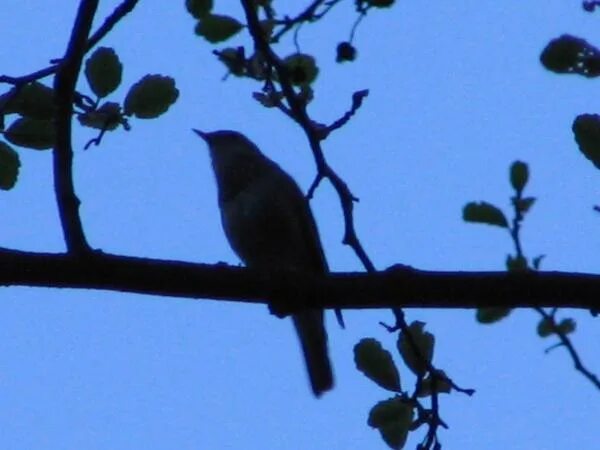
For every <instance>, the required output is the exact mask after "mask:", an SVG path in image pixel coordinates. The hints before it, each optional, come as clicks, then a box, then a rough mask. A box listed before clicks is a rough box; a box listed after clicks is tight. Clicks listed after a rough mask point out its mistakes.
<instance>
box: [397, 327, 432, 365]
mask: <svg viewBox="0 0 600 450" xmlns="http://www.w3.org/2000/svg"><path fill="white" fill-rule="evenodd" d="M424 327H425V323H424V322H420V321H418V320H415V321H414V322H413V323H411V324H410V325H409V327H408V330H409V333H410V336H407V335H406V334H405V333H404V332H402V333H400V335H399V336H398V342H397V344H396V345H397V347H398V351H399V352H400V355H401V356H402V359H403V360H404V363H405V364H406V365H407V367H408V368H409V369H410V370H411V371H412V372H413V373H414V374H415V375H417V376H423V375H425V373H426V372H427V369H428V366H429V364H431V360H432V359H433V348H434V344H435V337H434V336H433V334H431V333H429V332H427V331H424ZM411 338H412V343H413V344H414V345H415V346H416V347H417V352H415V348H414V346H413V345H412V344H411ZM428 363H429V364H428Z"/></svg>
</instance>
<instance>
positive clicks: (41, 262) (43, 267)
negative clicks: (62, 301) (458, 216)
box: [0, 249, 600, 309]
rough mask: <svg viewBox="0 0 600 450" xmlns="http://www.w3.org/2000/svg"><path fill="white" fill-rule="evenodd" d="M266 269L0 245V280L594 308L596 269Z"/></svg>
mask: <svg viewBox="0 0 600 450" xmlns="http://www.w3.org/2000/svg"><path fill="white" fill-rule="evenodd" d="M280 275H281V273H276V274H273V273H265V272H260V271H253V270H250V269H246V268H243V267H233V266H228V265H225V264H215V265H208V264H194V263H188V262H182V261H167V260H158V259H149V258H136V257H130V256H120V255H114V254H106V253H102V252H90V253H87V254H85V255H84V256H83V257H79V256H77V255H72V254H50V253H32V252H22V251H17V250H8V249H0V285H3V286H36V287H53V288H76V289H101V290H108V291H118V292H134V293H139V294H148V295H164V296H171V297H186V298H211V299H217V300H230V301H236V302H240V303H257V304H258V303H260V304H270V303H271V301H272V300H273V299H274V298H279V297H287V298H296V297H298V290H299V287H300V288H301V289H303V292H304V293H306V292H310V293H312V295H311V296H310V297H306V299H311V302H310V303H307V304H306V305H305V306H307V307H322V308H327V309H333V308H344V309H378V308H392V307H407V308H446V309H462V308H482V307H492V306H497V307H507V308H517V307H550V306H552V307H565V308H578V309H594V308H595V309H600V275H592V274H578V273H568V272H531V273H507V272H434V271H425V270H417V269H413V268H406V267H405V266H402V267H401V268H391V269H388V270H386V271H383V272H375V273H370V274H367V273H363V272H356V273H355V272H339V273H333V274H329V275H327V276H325V277H323V278H315V277H314V276H313V275H304V274H301V273H285V276H280Z"/></svg>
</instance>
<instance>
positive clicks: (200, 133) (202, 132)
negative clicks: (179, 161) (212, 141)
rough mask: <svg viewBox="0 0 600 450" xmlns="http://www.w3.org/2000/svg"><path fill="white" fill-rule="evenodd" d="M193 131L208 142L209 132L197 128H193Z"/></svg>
mask: <svg viewBox="0 0 600 450" xmlns="http://www.w3.org/2000/svg"><path fill="white" fill-rule="evenodd" d="M192 131H193V132H194V133H196V134H197V135H198V136H200V137H201V138H202V139H204V140H205V141H206V142H207V143H208V133H205V132H204V131H200V130H196V129H195V128H192Z"/></svg>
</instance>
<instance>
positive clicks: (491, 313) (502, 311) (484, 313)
mask: <svg viewBox="0 0 600 450" xmlns="http://www.w3.org/2000/svg"><path fill="white" fill-rule="evenodd" d="M511 311H512V309H510V308H501V307H489V308H479V309H478V310H477V314H476V318H477V322H479V323H482V324H490V323H495V322H499V321H501V320H502V319H504V318H505V317H507V316H508V315H509V314H510V312H511Z"/></svg>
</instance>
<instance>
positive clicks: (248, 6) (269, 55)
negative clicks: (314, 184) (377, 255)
mask: <svg viewBox="0 0 600 450" xmlns="http://www.w3.org/2000/svg"><path fill="white" fill-rule="evenodd" d="M241 2H242V6H243V7H244V11H245V13H246V20H247V22H248V30H249V32H250V35H251V36H252V39H253V41H254V43H255V45H256V47H257V50H258V51H259V52H260V53H261V54H262V55H263V57H264V58H265V60H266V61H267V63H268V64H269V65H270V66H271V67H273V69H275V72H276V73H277V77H278V81H279V84H280V86H281V90H282V93H283V95H284V97H285V99H286V101H287V103H288V105H289V109H290V113H291V115H290V117H292V118H293V119H294V120H295V121H296V123H298V124H299V125H300V127H302V129H303V130H304V132H305V133H306V136H307V138H308V141H309V144H310V148H311V150H312V152H313V156H314V158H315V162H316V164H317V170H318V172H319V173H321V174H322V176H323V177H325V178H327V179H329V181H330V182H331V184H332V185H333V187H334V189H335V190H336V192H337V193H338V197H339V198H340V203H341V205H342V212H343V215H344V228H345V231H344V238H343V243H344V244H347V245H349V246H350V247H351V248H352V249H353V250H354V252H355V253H356V255H357V256H358V258H359V259H360V261H361V262H362V264H363V265H364V267H365V268H366V270H367V271H369V272H374V271H375V266H374V265H373V263H372V262H371V259H370V258H369V256H368V255H367V253H366V251H365V250H364V248H363V247H362V244H361V243H360V241H359V239H358V236H357V234H356V231H355V228H354V214H353V210H354V201H356V197H355V196H354V195H353V194H352V192H351V191H350V188H349V187H348V185H347V184H346V182H345V181H344V180H343V179H342V178H341V177H340V176H339V175H338V174H337V173H336V172H335V171H334V170H333V169H332V168H331V167H330V166H329V164H328V163H327V161H326V160H325V157H324V155H323V150H322V149H321V144H320V141H321V140H322V139H323V138H324V137H325V135H324V133H322V131H321V130H320V129H319V128H317V127H316V126H315V125H314V123H313V121H312V120H311V119H310V117H309V116H308V113H307V112H306V103H305V102H304V101H303V100H302V99H300V98H299V96H298V95H297V94H296V92H295V91H294V88H293V86H292V83H291V82H290V78H289V75H288V73H287V70H286V69H285V67H284V66H283V63H282V62H281V59H280V58H279V57H278V56H277V55H276V54H275V52H273V50H272V49H271V47H270V45H269V43H268V42H267V40H266V38H265V36H264V34H263V33H262V32H261V28H260V24H259V20H258V16H257V12H256V10H255V8H254V5H253V4H252V2H251V1H249V0H242V1H241Z"/></svg>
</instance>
